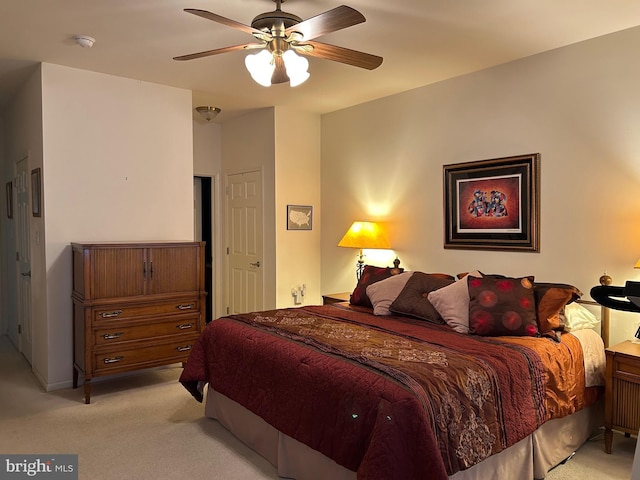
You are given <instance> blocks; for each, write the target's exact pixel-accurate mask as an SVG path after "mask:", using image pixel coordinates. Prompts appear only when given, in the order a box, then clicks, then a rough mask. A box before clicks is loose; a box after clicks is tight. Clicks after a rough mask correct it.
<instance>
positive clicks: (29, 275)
mask: <svg viewBox="0 0 640 480" xmlns="http://www.w3.org/2000/svg"><path fill="white" fill-rule="evenodd" d="M20 275H22V276H23V277H31V270H29V271H28V272H27V273H21V274H20Z"/></svg>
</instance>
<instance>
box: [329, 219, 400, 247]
mask: <svg viewBox="0 0 640 480" xmlns="http://www.w3.org/2000/svg"><path fill="white" fill-rule="evenodd" d="M338 246H339V247H351V248H360V249H363V248H382V249H385V248H391V244H389V240H388V239H387V236H386V235H385V234H384V232H383V231H382V229H381V228H380V226H379V225H378V224H377V223H375V222H353V224H352V225H351V227H350V228H349V230H348V231H347V233H345V234H344V237H342V240H340V242H338Z"/></svg>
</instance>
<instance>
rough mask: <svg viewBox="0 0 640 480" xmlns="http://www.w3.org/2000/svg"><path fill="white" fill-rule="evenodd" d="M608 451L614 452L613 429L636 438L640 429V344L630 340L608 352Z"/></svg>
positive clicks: (606, 420)
mask: <svg viewBox="0 0 640 480" xmlns="http://www.w3.org/2000/svg"><path fill="white" fill-rule="evenodd" d="M606 354H607V372H606V382H607V383H606V391H605V404H604V427H605V432H604V450H605V452H607V453H611V442H612V440H613V431H612V429H616V430H620V431H622V432H624V433H625V435H627V436H628V435H630V434H633V435H636V434H637V433H638V429H640V344H638V343H633V342H631V341H629V340H627V341H626V342H622V343H619V344H618V345H615V346H613V347H609V348H607V349H606Z"/></svg>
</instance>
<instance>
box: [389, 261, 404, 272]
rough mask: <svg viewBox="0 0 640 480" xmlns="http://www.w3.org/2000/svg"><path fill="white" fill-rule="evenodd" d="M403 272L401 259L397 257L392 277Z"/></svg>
mask: <svg viewBox="0 0 640 480" xmlns="http://www.w3.org/2000/svg"><path fill="white" fill-rule="evenodd" d="M403 271H404V269H402V268H400V259H399V258H398V257H396V259H395V260H394V261H393V268H392V269H391V275H398V274H399V273H402V272H403Z"/></svg>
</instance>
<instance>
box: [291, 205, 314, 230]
mask: <svg viewBox="0 0 640 480" xmlns="http://www.w3.org/2000/svg"><path fill="white" fill-rule="evenodd" d="M312 224H313V207H312V206H310V205H287V230H311V229H312Z"/></svg>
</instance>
